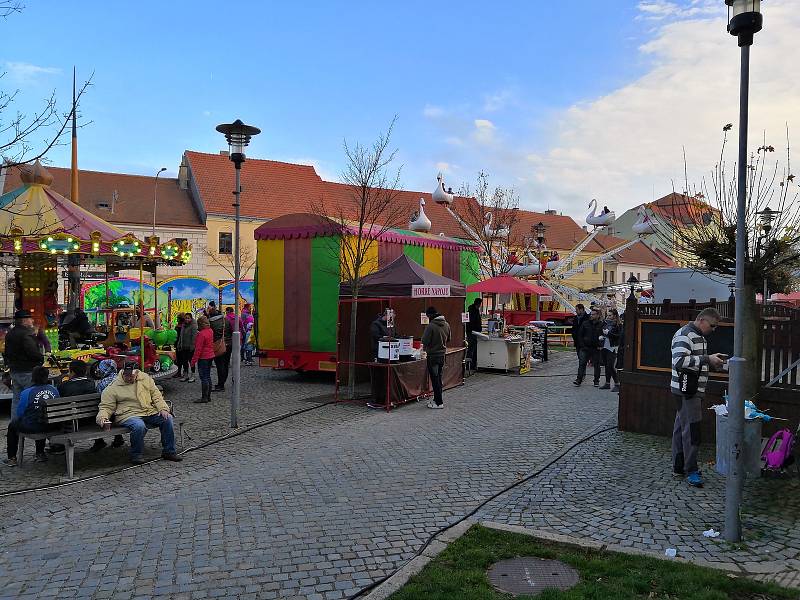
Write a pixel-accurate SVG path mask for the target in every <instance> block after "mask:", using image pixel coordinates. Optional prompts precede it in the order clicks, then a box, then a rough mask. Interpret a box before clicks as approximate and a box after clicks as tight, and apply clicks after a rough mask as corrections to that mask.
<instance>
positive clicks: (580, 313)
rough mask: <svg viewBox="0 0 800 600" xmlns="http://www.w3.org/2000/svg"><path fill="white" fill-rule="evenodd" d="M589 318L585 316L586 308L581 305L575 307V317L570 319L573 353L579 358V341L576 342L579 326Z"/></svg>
mask: <svg viewBox="0 0 800 600" xmlns="http://www.w3.org/2000/svg"><path fill="white" fill-rule="evenodd" d="M588 318H589V315H588V314H586V307H585V306H583V304H576V305H575V316H574V317H573V318H572V343H573V345H574V346H575V352H576V353H578V355H579V356H580V349H581V345H580V341H579V340H578V330H579V329H580V328H581V324H582V323H583V322H584V321H586V320H587V319H588Z"/></svg>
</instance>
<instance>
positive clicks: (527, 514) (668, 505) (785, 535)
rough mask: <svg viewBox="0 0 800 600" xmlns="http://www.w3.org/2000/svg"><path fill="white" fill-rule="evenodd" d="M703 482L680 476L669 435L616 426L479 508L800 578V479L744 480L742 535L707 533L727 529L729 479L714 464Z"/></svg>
mask: <svg viewBox="0 0 800 600" xmlns="http://www.w3.org/2000/svg"><path fill="white" fill-rule="evenodd" d="M712 452H713V448H711V447H704V448H703V452H702V453H701V459H702V460H703V461H704V462H706V465H705V468H704V469H703V471H704V473H703V474H704V477H705V479H706V483H705V487H703V488H702V489H696V488H691V487H689V486H688V485H687V484H686V482H685V481H684V480H683V479H673V478H672V476H671V469H670V448H669V440H667V439H665V438H658V437H654V436H645V435H637V434H630V433H621V432H619V431H612V432H608V433H604V434H601V435H599V436H597V437H596V438H594V439H592V440H590V441H588V442H586V443H585V444H582V445H580V446H579V447H577V448H576V449H574V450H573V451H571V452H570V453H569V454H568V455H567V456H565V457H564V459H562V460H560V461H559V462H558V463H556V464H554V465H553V466H551V467H549V468H548V469H546V470H545V471H544V472H543V473H542V474H541V475H540V476H538V477H536V478H534V479H532V480H531V481H529V482H527V483H526V484H525V485H523V486H520V487H519V488H517V489H515V490H513V491H512V492H510V493H509V494H507V495H504V496H503V497H502V498H500V499H498V500H496V501H494V502H492V503H490V504H489V505H487V506H486V507H485V508H484V509H483V510H481V511H480V512H479V514H478V518H481V519H485V520H488V521H496V522H502V523H507V524H510V525H521V526H525V527H529V528H532V529H534V530H544V531H549V532H554V533H559V534H565V535H570V536H577V537H581V538H584V539H586V538H589V539H593V540H597V541H600V542H603V543H606V544H616V545H619V546H623V547H629V548H634V549H638V550H645V551H653V552H656V553H658V554H660V555H663V554H664V551H665V550H666V549H667V548H675V549H676V550H677V552H678V556H681V557H683V558H686V559H690V560H692V561H694V562H707V563H711V564H713V565H716V566H725V568H729V569H730V570H733V571H744V572H746V573H751V574H758V575H759V577H758V578H760V579H768V580H770V581H776V582H778V583H781V584H783V585H793V586H797V587H800V481H799V480H798V478H797V477H796V476H795V477H794V478H792V479H789V480H787V479H759V480H756V481H750V482H748V483H747V485H746V488H745V496H744V507H743V513H742V523H743V528H744V532H743V534H744V540H745V541H744V543H742V544H737V545H731V544H729V543H727V542H725V541H723V540H722V538H721V537H719V538H705V537H703V535H702V534H703V531H706V530H708V529H710V528H712V527H713V528H714V529H715V530H717V531H721V530H722V529H723V523H724V511H723V504H724V497H725V479H724V477H722V476H720V475H718V474H717V473H716V471H714V470H713V467H712V466H711V465H710V464H708V462H709V461H711V460H712V459H713V455H712Z"/></svg>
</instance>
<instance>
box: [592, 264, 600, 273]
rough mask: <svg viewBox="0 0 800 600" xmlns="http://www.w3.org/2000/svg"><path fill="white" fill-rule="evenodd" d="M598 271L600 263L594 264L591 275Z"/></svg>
mask: <svg viewBox="0 0 800 600" xmlns="http://www.w3.org/2000/svg"><path fill="white" fill-rule="evenodd" d="M598 269H600V263H594V264H593V265H592V273H599V272H600V271H599V270H598Z"/></svg>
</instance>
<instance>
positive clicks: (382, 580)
mask: <svg viewBox="0 0 800 600" xmlns="http://www.w3.org/2000/svg"><path fill="white" fill-rule="evenodd" d="M610 418H613V417H610ZM606 422H608V420H606ZM615 429H617V426H616V425H614V426H613V427H604V428H602V429H597V428H595V429H594V430H593V431H592V432H591V433H589V434H588V435H585V436H584V437H582V438H580V439H578V440H576V441H575V442H573V443H572V444H570V445H569V446H567V447H566V448H565V449H564V450H561V451H560V452H558V453H557V454H555V455H551V456H552V458H550V459H549V460H548V461H547V462H546V463H545V464H544V465H542V466H541V467H539V468H538V469H536V470H535V471H533V472H532V473H530V474H529V475H526V476H525V477H523V478H522V479H520V480H519V481H515V482H514V483H512V484H510V485H507V486H506V487H504V488H503V489H501V490H500V491H498V492H496V493H494V494H492V495H491V496H489V497H488V498H487V499H486V500H484V501H482V502H481V503H480V504H478V505H477V506H476V507H475V508H473V509H472V510H471V511H469V512H468V513H466V514H465V515H464V516H462V517H460V518H459V519H458V520H457V521H455V522H453V523H450V524H449V525H445V526H444V527H442V528H441V529H439V530H437V531H436V532H435V533H433V534H431V535H430V537H429V538H428V539H427V540H426V542H425V543H424V544H423V545H422V546H421V547H420V549H419V550H417V552H416V554H414V556H413V557H412V558H410V559H408V560H407V561H406V562H405V563H403V564H402V565H400V566H399V567H397V568H396V569H395V570H394V571H392V572H391V573H389V574H388V575H384V576H383V577H381V578H380V579H378V580H376V581H373V582H372V583H370V584H369V585H368V586H366V587H364V588H362V589H361V590H360V591H358V592H356V593H355V594H353V595H352V596H348V597H347V600H357V599H358V598H363V597H364V596H366V595H367V594H368V593H370V592H372V591H373V590H375V589H376V588H377V587H379V586H381V585H383V584H384V583H385V582H386V581H388V580H389V579H390V578H392V577H393V576H394V575H395V574H396V573H397V572H398V571H400V570H401V569H403V568H405V566H406V565H408V564H409V563H410V562H411V561H412V560H414V559H415V558H418V557H419V556H421V555H422V553H423V552H425V549H426V548H427V547H428V546H430V544H431V542H432V541H433V540H434V539H435V538H437V537H438V536H440V535H441V534H443V533H444V532H445V531H447V530H448V529H452V528H453V527H455V526H456V525H458V524H460V523H463V522H464V521H466V520H467V519H469V518H470V517H471V516H473V515H474V514H475V513H477V512H478V511H479V510H480V509H482V508H483V507H484V506H486V505H487V504H489V503H490V502H492V501H494V500H496V499H497V498H499V497H500V496H502V495H503V494H506V493H508V492H510V491H511V490H513V489H514V488H516V487H519V486H520V485H522V484H523V483H527V482H528V481H530V480H531V479H533V478H534V477H538V476H539V475H541V474H542V473H543V472H544V471H545V470H546V469H548V468H550V467H551V466H553V465H554V464H555V463H557V462H558V461H559V460H561V459H562V458H564V456H566V455H567V454H569V453H570V452H571V451H572V450H574V449H575V448H577V447H578V446H580V445H581V444H583V443H585V442H588V441H589V440H591V439H592V438H595V437H597V436H598V435H600V434H602V433H607V432H609V431H613V430H615Z"/></svg>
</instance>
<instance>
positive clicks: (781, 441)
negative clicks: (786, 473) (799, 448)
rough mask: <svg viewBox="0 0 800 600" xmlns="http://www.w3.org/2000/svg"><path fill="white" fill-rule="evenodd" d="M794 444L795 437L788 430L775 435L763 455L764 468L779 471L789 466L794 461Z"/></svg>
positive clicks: (765, 447) (782, 430)
mask: <svg viewBox="0 0 800 600" xmlns="http://www.w3.org/2000/svg"><path fill="white" fill-rule="evenodd" d="M794 442H795V439H794V435H793V434H792V432H791V431H790V430H788V429H781V430H780V431H776V432H775V433H773V434H772V437H771V438H769V441H768V442H767V445H766V446H764V451H763V452H762V453H761V459H762V460H763V461H764V468H765V469H770V470H773V471H777V470H780V469H783V468H785V467H787V466H789V465H790V464H791V463H792V460H793V456H792V451H793V450H794Z"/></svg>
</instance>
